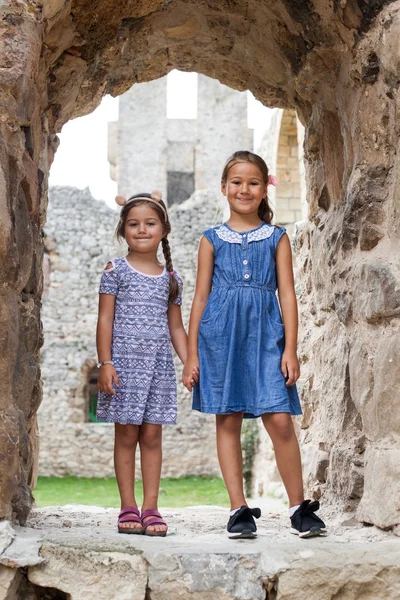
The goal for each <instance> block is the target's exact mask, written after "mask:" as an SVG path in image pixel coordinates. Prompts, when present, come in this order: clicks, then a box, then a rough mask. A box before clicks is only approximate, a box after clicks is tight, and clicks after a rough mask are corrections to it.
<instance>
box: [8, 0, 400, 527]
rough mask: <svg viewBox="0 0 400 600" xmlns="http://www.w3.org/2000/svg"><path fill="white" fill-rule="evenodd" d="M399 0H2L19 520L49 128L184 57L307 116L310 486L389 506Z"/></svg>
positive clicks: (35, 384)
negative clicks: (265, 0)
mask: <svg viewBox="0 0 400 600" xmlns="http://www.w3.org/2000/svg"><path fill="white" fill-rule="evenodd" d="M399 8H400V1H399V0H378V1H376V2H358V1H356V0H345V1H343V2H340V3H338V2H333V3H326V2H317V1H316V0H309V1H307V2H304V3H299V2H297V1H296V2H295V1H294V0H277V2H274V3H266V2H260V0H246V1H244V0H238V1H237V2H225V1H223V2H218V3H216V2H207V1H206V0H205V1H202V2H192V1H191V0H190V1H189V2H182V1H181V0H171V1H170V2H168V3H165V2H163V1H162V0H151V1H150V2H149V1H146V2H144V1H143V0H138V1H137V2H135V3H127V2H123V1H122V0H115V1H114V2H112V3H110V2H106V1H105V0H98V1H97V2H92V1H89V0H68V1H64V0H52V1H50V2H46V3H41V2H36V1H34V0H20V1H18V2H17V1H16V0H5V1H3V2H2V4H1V7H0V16H1V20H0V23H1V28H2V35H1V38H0V61H1V70H0V107H1V119H0V180H1V182H2V185H1V186H0V214H1V219H0V227H1V244H0V259H1V260H0V264H1V268H0V283H1V285H0V307H1V309H0V310H1V315H0V343H1V352H0V373H1V377H2V391H3V393H2V398H1V405H0V410H1V427H0V459H1V460H0V489H1V492H0V517H11V516H12V515H14V516H15V517H17V518H18V519H19V520H20V522H23V521H24V519H25V518H26V514H27V512H28V511H29V510H30V507H31V503H32V497H31V493H30V488H31V486H32V485H34V481H35V474H36V461H37V429H36V416H35V415H36V411H37V407H38V405H39V403H40V399H41V389H40V383H39V381H40V373H39V367H38V358H39V346H40V344H41V332H40V321H39V311H40V297H41V292H42V274H41V268H42V240H41V227H43V225H44V222H45V213H46V204H47V179H48V171H49V167H50V164H51V162H52V158H53V154H54V152H55V150H56V148H57V143H58V142H57V137H56V133H57V131H59V130H60V129H61V127H62V125H63V124H64V123H66V122H67V121H68V120H69V119H71V118H74V117H76V116H80V115H83V114H87V113H88V112H90V111H92V110H93V109H94V108H95V107H96V106H97V105H98V104H99V102H100V99H101V97H102V96H103V95H104V94H105V93H111V94H113V95H119V94H121V93H123V92H125V91H127V90H128V89H129V88H130V87H131V86H132V84H133V83H134V82H141V81H149V80H152V79H157V78H160V77H162V76H164V75H166V74H167V73H168V72H169V70H170V69H172V68H177V69H181V70H186V71H197V72H200V73H204V74H207V76H209V77H213V78H216V79H220V80H221V81H222V82H223V83H224V84H225V85H228V86H231V87H233V88H235V89H238V90H240V91H243V90H246V89H250V90H251V91H252V92H253V93H254V95H255V96H256V98H258V99H259V100H261V101H262V102H264V103H265V104H267V105H270V106H278V107H281V108H291V109H296V111H297V115H298V117H299V119H300V121H301V122H302V123H303V125H305V136H304V147H305V159H306V179H307V184H308V197H307V199H308V205H309V222H308V223H306V224H305V225H304V227H303V229H302V230H301V231H300V232H299V234H298V236H297V246H298V249H299V256H300V259H299V260H300V261H301V262H300V270H299V294H300V306H301V311H302V322H303V329H302V332H301V340H300V354H301V357H302V362H303V376H304V377H305V383H306V384H307V385H305V386H304V390H305V392H304V394H305V395H304V396H303V401H304V409H305V413H304V418H303V421H302V446H303V449H304V451H305V454H306V455H307V453H308V456H309V458H308V459H307V460H306V463H305V468H306V472H307V473H308V477H307V484H308V489H311V490H314V493H315V494H316V495H319V494H323V495H324V500H325V501H326V502H327V503H328V502H329V503H330V504H331V505H332V506H334V507H336V508H337V509H338V510H344V509H350V510H351V509H353V508H354V509H356V506H357V505H358V512H357V518H358V519H360V520H361V521H367V522H371V523H376V524H378V525H380V526H381V527H392V526H393V525H394V524H395V523H398V522H399V511H398V508H397V504H396V503H397V499H398V496H399V491H398V484H399V480H400V478H399V465H400V441H399V439H400V436H399V435H398V433H399V432H398V423H399V418H398V410H399V409H398V406H397V404H396V402H395V399H396V398H397V397H398V395H399V393H400V378H399V374H398V371H397V368H396V365H397V364H398V345H397V340H398V332H399V329H400V323H399V315H400V298H399V292H398V289H399V278H400V275H399V271H398V269H399V266H398V265H399V264H400V261H399V252H400V249H399V229H400V224H399V211H398V200H397V199H398V195H399V189H400V184H399V177H398V173H399V172H400V171H399V164H398V162H399V158H398V157H399V151H398V144H399V142H398V140H399V139H400V136H399V120H398V111H399V92H398V88H399V83H398V82H399V79H398V73H399V70H400V53H399V30H400V11H399ZM393 365H394V366H393ZM306 448H308V449H309V451H308V450H306ZM326 465H328V468H327V469H326V468H325V467H326ZM362 480H363V485H361V482H362ZM383 489H384V490H385V494H382V490H383ZM360 496H362V497H361V501H360Z"/></svg>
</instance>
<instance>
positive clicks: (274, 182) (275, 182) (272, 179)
mask: <svg viewBox="0 0 400 600" xmlns="http://www.w3.org/2000/svg"><path fill="white" fill-rule="evenodd" d="M267 185H274V186H277V185H278V180H277V178H276V177H275V175H268V179H267Z"/></svg>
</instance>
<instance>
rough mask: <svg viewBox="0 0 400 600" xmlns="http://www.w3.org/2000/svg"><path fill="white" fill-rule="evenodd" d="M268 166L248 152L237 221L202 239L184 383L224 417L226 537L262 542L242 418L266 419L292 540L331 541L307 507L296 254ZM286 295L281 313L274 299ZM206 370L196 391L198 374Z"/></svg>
mask: <svg viewBox="0 0 400 600" xmlns="http://www.w3.org/2000/svg"><path fill="white" fill-rule="evenodd" d="M270 183H273V184H274V185H275V184H276V180H275V178H274V177H272V176H270V175H269V173H268V167H267V165H266V164H265V162H264V160H263V159H262V158H261V157H259V156H257V155H256V154H253V153H251V152H247V151H239V152H235V154H233V156H231V157H230V158H229V160H228V161H227V163H226V165H225V168H224V171H223V174H222V182H221V189H222V193H223V194H224V195H225V196H226V197H227V200H228V203H229V207H230V218H229V219H228V221H227V222H226V223H223V224H222V225H219V226H217V227H212V228H210V229H207V230H206V231H204V232H203V237H202V238H201V240H200V246H199V257H198V273H197V282H196V292H195V296H194V299H193V305H192V311H191V317H190V324H189V341H188V357H187V361H186V363H185V369H184V373H183V378H182V380H183V383H184V384H185V385H186V387H187V388H188V389H192V388H193V409H195V410H198V411H200V412H204V413H212V414H215V415H216V424H217V449H218V458H219V463H220V467H221V471H222V475H223V477H224V481H225V485H226V487H227V490H228V494H229V497H230V502H231V513H230V519H229V522H228V527H227V529H228V532H229V533H230V534H232V537H245V538H251V537H254V535H255V532H256V529H257V528H256V525H255V522H254V518H253V517H256V518H258V517H259V516H260V514H261V512H260V509H258V508H253V509H250V508H249V507H248V506H247V503H246V500H245V497H244V490H243V472H242V451H241V442H240V434H241V427H242V421H243V418H255V417H261V419H262V421H263V424H264V427H265V429H266V430H267V432H268V434H269V435H270V437H271V440H272V442H273V445H274V450H275V456H276V461H277V466H278V469H279V472H280V475H281V477H282V480H283V483H284V485H285V488H286V491H287V493H288V497H289V506H290V509H289V515H290V518H291V524H292V529H291V531H292V532H293V533H296V534H298V535H300V537H313V536H316V535H321V534H324V533H325V532H326V529H325V525H324V523H323V521H321V519H319V517H317V515H315V511H316V510H317V509H318V508H319V505H318V503H317V502H310V500H304V495H303V481H302V469H301V458H300V451H299V445H298V441H297V437H296V434H295V431H294V427H293V423H292V415H300V414H301V407H300V402H299V397H298V394H297V390H296V385H295V383H296V381H297V380H298V378H299V376H300V368H299V362H298V359H297V355H296V345H297V327H298V315H297V303H296V296H295V292H294V280H293V269H292V254H291V247H290V242H289V238H288V236H287V235H286V230H285V229H284V228H283V227H277V226H275V225H272V223H271V221H272V217H273V214H272V211H271V209H270V207H269V204H268V197H267V189H268V184H270ZM277 290H278V295H279V302H280V307H281V310H282V316H283V321H282V316H281V311H280V308H279V304H278V299H277V296H276V291H277ZM198 370H199V373H200V375H199V377H196V379H198V381H197V382H196V383H195V385H194V384H193V373H197V371H198Z"/></svg>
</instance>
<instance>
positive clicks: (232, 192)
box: [221, 162, 268, 215]
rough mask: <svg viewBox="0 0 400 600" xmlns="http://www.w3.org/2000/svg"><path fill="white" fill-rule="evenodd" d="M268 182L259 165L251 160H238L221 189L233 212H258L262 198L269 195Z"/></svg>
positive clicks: (245, 213) (244, 213)
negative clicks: (265, 180)
mask: <svg viewBox="0 0 400 600" xmlns="http://www.w3.org/2000/svg"><path fill="white" fill-rule="evenodd" d="M267 187H268V186H267V183H265V182H264V179H263V175H262V173H261V171H260V169H259V168H258V167H257V165H255V164H253V163H251V162H237V163H235V164H234V165H232V167H231V168H230V169H229V171H228V173H227V178H226V181H223V182H222V184H221V190H222V193H223V194H224V196H226V197H227V200H228V202H229V206H230V208H231V210H232V211H233V212H236V213H239V214H242V215H250V214H257V211H258V207H259V206H260V203H261V200H262V199H263V198H265V197H266V195H267Z"/></svg>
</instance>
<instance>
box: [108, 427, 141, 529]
mask: <svg viewBox="0 0 400 600" xmlns="http://www.w3.org/2000/svg"><path fill="white" fill-rule="evenodd" d="M138 437H139V425H121V423H115V441H114V467H115V475H116V478H117V483H118V489H119V495H120V496H121V509H123V508H126V507H127V506H135V507H136V508H137V504H136V499H135V454H136V445H137V442H138ZM119 527H120V528H122V527H127V528H129V527H132V528H141V525H140V523H127V522H126V523H120V525H119Z"/></svg>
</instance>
